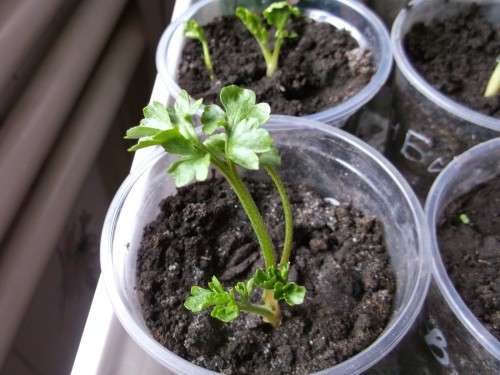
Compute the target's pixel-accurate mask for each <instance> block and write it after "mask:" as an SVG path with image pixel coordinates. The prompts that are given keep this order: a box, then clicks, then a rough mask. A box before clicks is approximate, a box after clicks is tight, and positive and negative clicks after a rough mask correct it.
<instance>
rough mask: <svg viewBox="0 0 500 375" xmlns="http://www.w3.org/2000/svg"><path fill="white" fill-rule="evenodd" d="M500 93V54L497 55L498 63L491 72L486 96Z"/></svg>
mask: <svg viewBox="0 0 500 375" xmlns="http://www.w3.org/2000/svg"><path fill="white" fill-rule="evenodd" d="M496 95H500V56H498V57H497V65H496V68H495V69H494V70H493V73H492V74H491V77H490V80H489V81H488V85H487V87H486V91H485V93H484V96H486V97H491V96H496Z"/></svg>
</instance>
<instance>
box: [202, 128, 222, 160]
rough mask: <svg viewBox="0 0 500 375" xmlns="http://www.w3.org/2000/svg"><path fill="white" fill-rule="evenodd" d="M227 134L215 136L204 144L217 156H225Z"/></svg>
mask: <svg viewBox="0 0 500 375" xmlns="http://www.w3.org/2000/svg"><path fill="white" fill-rule="evenodd" d="M226 142H227V135H226V133H218V134H213V135H211V136H210V137H208V138H207V139H205V141H204V142H203V144H204V145H205V146H207V147H208V149H209V150H210V151H211V152H213V153H215V154H216V155H223V154H224V153H225V152H226Z"/></svg>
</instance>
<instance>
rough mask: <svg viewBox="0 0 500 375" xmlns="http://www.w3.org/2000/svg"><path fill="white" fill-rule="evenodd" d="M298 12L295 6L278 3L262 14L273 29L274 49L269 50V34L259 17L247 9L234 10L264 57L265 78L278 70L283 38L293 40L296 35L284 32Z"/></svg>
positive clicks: (282, 2)
mask: <svg viewBox="0 0 500 375" xmlns="http://www.w3.org/2000/svg"><path fill="white" fill-rule="evenodd" d="M299 15H300V10H299V8H297V7H296V6H292V5H290V4H288V2H286V1H280V2H277V3H273V4H271V5H269V6H268V7H267V8H266V9H265V10H264V12H263V16H264V18H265V19H266V21H267V23H268V24H269V25H270V26H272V27H274V28H275V34H274V49H273V50H271V47H270V42H269V32H268V31H267V29H266V27H265V26H264V24H263V23H262V20H261V18H260V16H259V15H257V14H255V13H253V12H251V11H250V10H248V9H247V8H243V7H238V8H236V16H237V17H238V18H239V19H240V20H241V22H243V24H244V25H245V26H246V28H247V29H248V30H249V31H250V33H251V34H252V35H253V36H254V37H255V39H256V40H257V43H258V44H259V47H260V49H261V51H262V55H263V56H264V60H265V61H266V66H267V72H266V74H267V76H268V77H271V76H272V75H273V74H274V72H276V70H277V69H278V61H279V55H280V51H281V46H282V45H283V41H284V40H285V38H293V37H296V36H297V35H296V34H295V33H289V32H288V31H286V25H287V23H288V19H289V18H290V16H299Z"/></svg>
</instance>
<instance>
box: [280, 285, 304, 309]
mask: <svg viewBox="0 0 500 375" xmlns="http://www.w3.org/2000/svg"><path fill="white" fill-rule="evenodd" d="M283 293H284V300H285V301H286V303H288V304H289V305H290V306H293V305H300V304H302V303H303V302H304V298H305V295H306V288H304V287H303V286H300V285H297V284H295V283H293V282H292V283H288V284H286V285H285V287H284V288H283Z"/></svg>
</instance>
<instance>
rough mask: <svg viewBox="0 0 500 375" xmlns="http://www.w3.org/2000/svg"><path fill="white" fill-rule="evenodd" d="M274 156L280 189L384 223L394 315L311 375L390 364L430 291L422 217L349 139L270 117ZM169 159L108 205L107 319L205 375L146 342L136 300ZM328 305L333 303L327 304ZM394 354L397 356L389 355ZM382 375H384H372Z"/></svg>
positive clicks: (179, 367) (160, 156) (162, 359)
mask: <svg viewBox="0 0 500 375" xmlns="http://www.w3.org/2000/svg"><path fill="white" fill-rule="evenodd" d="M266 127H267V129H269V131H270V132H271V134H272V136H273V138H274V140H275V144H276V145H277V146H278V148H279V149H280V151H281V154H282V158H283V165H282V167H281V169H280V173H281V174H282V176H283V178H284V180H285V181H301V182H304V183H306V184H308V185H309V186H311V187H313V188H315V189H317V190H318V191H320V192H321V193H322V194H323V195H324V196H326V197H332V198H334V199H336V200H337V201H341V202H342V201H343V202H345V201H351V202H352V203H353V205H354V206H355V207H357V208H359V209H361V210H363V211H364V212H365V213H367V214H370V215H375V216H376V217H378V218H379V219H381V220H382V221H383V223H384V228H385V236H386V242H387V248H388V252H389V255H390V259H391V263H392V266H393V268H394V270H395V275H396V279H397V292H396V296H395V299H394V312H393V314H392V317H391V319H390V321H389V323H388V325H387V327H386V329H385V330H384V332H383V333H382V334H381V335H380V337H379V338H378V339H377V340H376V341H375V342H374V343H372V344H371V345H370V346H369V347H368V348H366V349H365V350H363V351H362V352H360V353H359V354H357V355H355V356H354V357H352V358H350V359H348V360H347V361H345V362H342V363H340V364H338V365H336V366H334V367H332V368H329V369H326V370H324V371H321V372H319V373H318V374H337V375H338V374H345V375H347V374H349V375H352V374H359V373H361V372H363V371H366V370H368V369H376V368H377V369H378V368H384V366H391V365H392V364H393V363H395V362H397V358H396V359H394V357H392V356H397V355H399V353H400V352H401V351H400V347H401V345H399V344H400V343H401V341H402V339H403V338H404V337H405V336H406V335H407V334H408V332H409V331H410V330H413V329H414V328H415V327H416V324H417V323H416V321H417V317H419V314H420V312H421V308H422V306H423V303H424V299H425V296H426V293H427V290H428V286H429V283H430V270H429V268H428V259H429V258H430V246H429V235H428V232H427V230H428V228H427V224H426V222H425V218H424V214H423V210H422V208H421V206H420V204H419V202H418V199H417V198H416V196H415V194H414V193H413V192H412V190H411V188H410V187H409V185H408V184H407V182H406V181H405V180H404V179H403V178H402V176H401V175H400V174H399V173H398V172H397V171H396V170H395V168H394V167H393V166H392V165H391V164H390V163H389V162H388V161H387V160H386V159H384V157H383V156H382V155H380V154H379V153H378V152H376V151H375V150H374V149H372V148H371V147H370V146H368V145H366V144H365V143H363V142H361V141H360V140H358V139H356V138H355V137H354V136H352V135H349V134H348V133H346V132H344V131H342V130H339V129H337V128H335V127H331V126H327V125H324V124H321V123H318V122H316V121H311V120H307V119H304V118H300V117H290V116H272V117H271V120H270V121H269V123H268V124H267V125H266ZM173 159H174V158H173V157H172V156H171V155H168V154H165V153H163V152H162V151H161V150H159V152H157V153H156V154H155V155H154V156H153V157H152V158H151V160H149V161H148V162H147V163H145V164H144V165H143V166H142V167H141V168H139V170H138V172H137V173H134V174H132V175H130V176H129V177H127V179H126V180H125V181H124V183H123V184H122V186H121V187H120V189H119V190H118V192H117V193H116V196H115V197H114V199H113V201H112V203H111V206H110V208H109V211H108V213H107V216H106V220H105V223H104V228H103V232H102V238H101V268H102V276H103V278H104V282H105V285H106V288H107V290H108V293H109V297H110V300H111V302H112V305H113V308H114V311H115V313H116V315H117V317H118V319H119V320H120V322H121V324H122V325H123V327H124V328H125V330H126V331H127V332H128V333H129V335H130V336H131V337H132V338H133V340H135V342H136V343H137V344H138V345H139V346H140V347H141V348H142V349H143V350H144V351H145V352H147V353H149V354H150V355H151V356H152V357H153V358H155V359H156V361H157V362H158V363H160V364H161V365H163V366H164V367H165V368H167V369H169V370H171V371H173V372H175V373H178V374H187V375H195V374H210V373H213V372H210V371H208V370H205V369H202V368H201V367H198V366H195V365H193V364H192V363H190V362H188V361H186V360H185V359H182V358H181V357H179V356H177V355H176V354H175V353H173V352H171V351H169V350H167V349H166V348H165V347H163V346H162V345H160V344H159V343H158V342H157V341H155V340H154V338H153V337H152V336H151V334H150V332H149V330H148V328H147V327H146V325H145V322H144V319H143V317H142V312H141V307H140V304H139V301H138V298H137V295H136V291H135V285H136V260H137V250H138V247H139V243H140V240H141V237H142V231H143V227H144V225H145V224H147V223H149V222H151V221H152V220H153V219H154V218H155V217H156V215H157V214H158V213H159V203H160V201H161V200H162V199H163V198H165V197H166V196H167V195H169V194H174V193H175V187H174V183H173V181H172V179H171V178H170V176H168V175H167V174H166V172H165V170H166V168H167V166H168V165H169V163H171V162H172V160H173ZM332 303H334V301H332ZM396 349H397V350H396ZM380 371H382V373H387V372H384V370H380Z"/></svg>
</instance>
